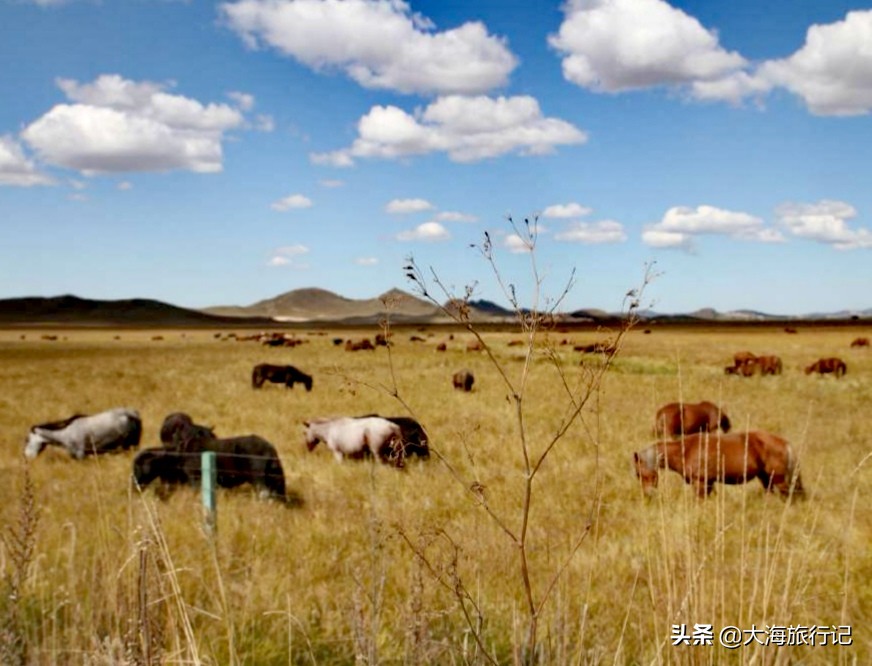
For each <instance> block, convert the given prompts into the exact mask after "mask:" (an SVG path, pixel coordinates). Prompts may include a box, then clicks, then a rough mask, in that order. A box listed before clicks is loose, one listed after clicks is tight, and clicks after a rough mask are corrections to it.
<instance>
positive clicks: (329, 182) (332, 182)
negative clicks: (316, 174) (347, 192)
mask: <svg viewBox="0 0 872 666" xmlns="http://www.w3.org/2000/svg"><path fill="white" fill-rule="evenodd" d="M318 184H319V185H320V186H321V187H342V186H343V185H345V181H344V180H337V179H335V178H325V179H323V180H319V181H318Z"/></svg>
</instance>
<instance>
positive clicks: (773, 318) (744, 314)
mask: <svg viewBox="0 0 872 666" xmlns="http://www.w3.org/2000/svg"><path fill="white" fill-rule="evenodd" d="M444 307H445V308H446V309H448V310H449V311H456V310H457V309H458V308H460V307H466V308H467V310H468V314H469V316H470V318H471V319H472V320H473V321H478V322H493V323H500V322H510V321H512V320H514V318H515V313H514V312H513V311H512V310H510V309H508V308H505V307H502V306H501V305H499V304H497V303H494V302H492V301H487V300H472V301H470V302H469V303H467V304H465V305H464V304H463V303H462V302H460V301H453V302H452V301H449V302H446V303H445V304H444ZM386 312H389V313H390V318H391V320H392V321H394V322H395V323H422V324H423V323H432V324H437V323H448V322H450V321H452V320H451V318H450V317H449V316H448V315H447V314H446V313H445V312H444V311H443V309H442V308H440V307H438V306H436V305H434V304H433V303H431V302H429V301H426V300H423V299H421V298H418V297H417V296H414V295H412V294H409V293H407V292H404V291H402V290H400V289H391V290H390V291H387V292H385V293H384V294H382V295H380V296H377V297H375V298H368V299H352V298H345V297H344V296H340V295H339V294H336V293H333V292H332V291H327V290H325V289H317V288H307V289H295V290H293V291H289V292H286V293H283V294H279V295H278V296H275V297H274V298H269V299H265V300H262V301H258V302H257V303H253V304H251V305H247V306H239V305H223V306H215V307H209V308H204V309H203V310H192V309H187V308H180V307H177V306H175V305H170V304H168V303H163V302H161V301H155V300H149V299H139V298H137V299H126V300H117V301H99V300H92V299H86V298H79V297H77V296H69V295H67V296H56V297H51V298H43V297H29V298H10V299H5V300H0V325H13V324H14V325H22V324H36V325H42V324H78V325H92V326H102V325H105V326H110V325H120V326H210V325H211V326H227V325H252V326H257V325H260V326H268V325H275V324H276V323H292V322H324V323H326V322H336V323H342V324H346V325H368V324H375V323H378V322H379V321H380V320H381V319H383V318H384V316H385V314H386ZM638 315H639V317H640V319H642V320H643V321H645V322H648V323H657V322H660V323H687V324H692V323H698V324H705V323H715V322H718V323H743V322H744V323H754V322H757V323H765V322H772V323H777V322H799V321H810V320H813V321H837V320H839V321H845V320H856V319H870V318H872V308H870V309H866V310H859V311H839V312H830V313H813V314H809V315H805V316H785V315H771V314H767V313H764V312H757V311H754V310H735V311H731V312H718V311H717V310H714V309H712V308H704V309H702V310H697V311H695V312H691V313H687V314H662V313H658V312H653V311H650V310H646V311H642V312H639V313H638ZM559 318H560V319H561V320H562V321H563V322H565V323H567V324H572V323H579V324H581V323H591V324H598V323H605V322H615V321H617V320H619V319H620V318H621V314H620V313H614V312H612V313H610V312H605V311H603V310H596V309H580V310H574V311H572V312H566V313H561V314H560V315H559Z"/></svg>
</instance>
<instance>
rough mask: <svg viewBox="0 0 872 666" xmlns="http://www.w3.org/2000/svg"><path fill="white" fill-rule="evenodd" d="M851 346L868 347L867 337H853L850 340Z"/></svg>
mask: <svg viewBox="0 0 872 666" xmlns="http://www.w3.org/2000/svg"><path fill="white" fill-rule="evenodd" d="M851 346H852V347H868V346H869V338H854V339H853V340H852V341H851Z"/></svg>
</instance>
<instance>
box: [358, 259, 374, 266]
mask: <svg viewBox="0 0 872 666" xmlns="http://www.w3.org/2000/svg"><path fill="white" fill-rule="evenodd" d="M354 263H355V264H357V265H358V266H376V265H378V259H376V258H375V257H358V258H357V259H355V260H354Z"/></svg>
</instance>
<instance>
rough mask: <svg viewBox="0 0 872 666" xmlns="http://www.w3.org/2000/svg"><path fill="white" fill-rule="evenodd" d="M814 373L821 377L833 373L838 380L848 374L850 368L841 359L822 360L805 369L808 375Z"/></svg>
mask: <svg viewBox="0 0 872 666" xmlns="http://www.w3.org/2000/svg"><path fill="white" fill-rule="evenodd" d="M813 372H816V373H818V374H821V375H827V374H830V373H832V374H834V375H835V376H836V377H837V378H838V377H841V376H842V375H844V374H845V373H847V372H848V366H847V365H845V362H844V361H843V360H842V359H840V358H836V357H832V358H822V359H819V360H817V361H815V362H814V363H812V364H811V365H810V366H808V367H807V368H806V369H805V374H807V375H810V374H811V373H813Z"/></svg>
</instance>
